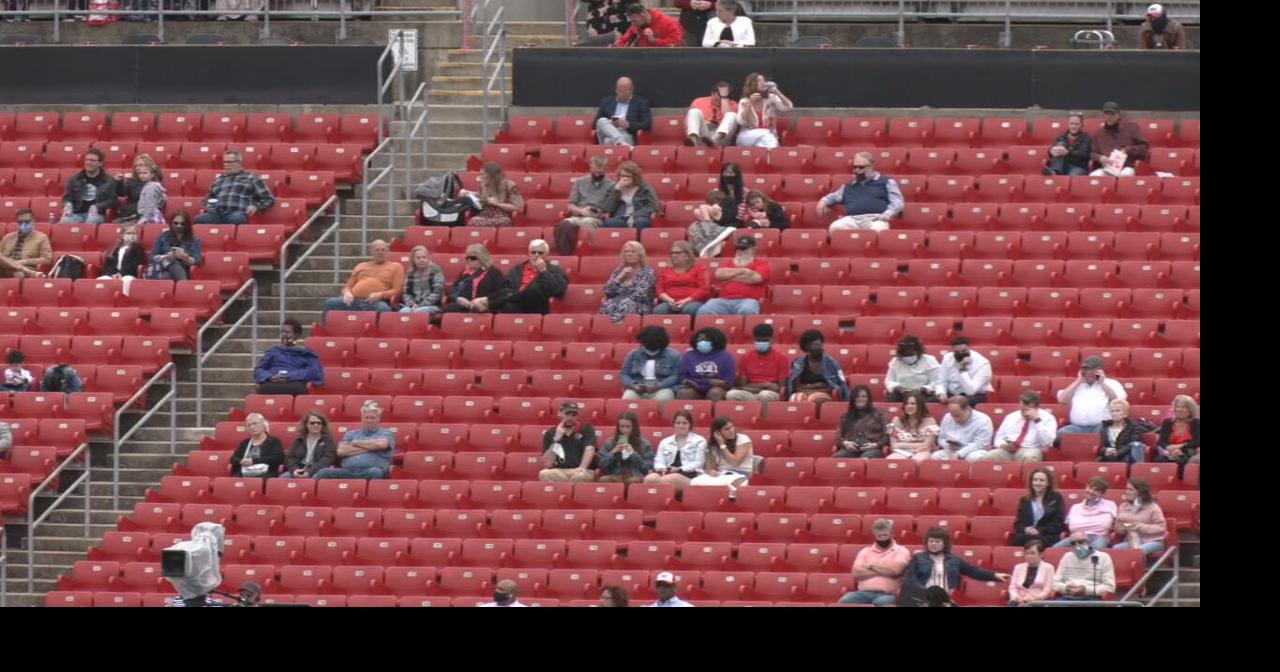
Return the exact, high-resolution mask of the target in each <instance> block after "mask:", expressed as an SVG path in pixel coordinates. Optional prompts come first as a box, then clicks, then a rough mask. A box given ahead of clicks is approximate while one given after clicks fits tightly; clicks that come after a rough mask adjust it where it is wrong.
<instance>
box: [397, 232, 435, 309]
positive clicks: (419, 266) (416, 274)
mask: <svg viewBox="0 0 1280 672" xmlns="http://www.w3.org/2000/svg"><path fill="white" fill-rule="evenodd" d="M410 255H411V258H412V264H413V267H412V268H411V269H410V271H409V272H408V273H407V274H405V279H404V296H402V297H400V312H402V313H428V314H431V315H435V314H436V313H439V312H440V311H441V310H442V308H441V305H440V302H441V300H442V299H444V289H445V282H444V271H443V270H441V269H440V267H439V266H437V265H435V264H433V263H431V252H430V251H429V250H427V246H426V245H418V246H417V247H415V248H413V251H412V252H410Z"/></svg>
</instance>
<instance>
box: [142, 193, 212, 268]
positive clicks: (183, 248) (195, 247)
mask: <svg viewBox="0 0 1280 672" xmlns="http://www.w3.org/2000/svg"><path fill="white" fill-rule="evenodd" d="M203 264H204V246H203V245H202V244H201V242H200V239H199V238H196V236H195V233H194V232H193V229H192V228H191V215H188V214H187V213H186V211H185V210H184V211H179V212H178V213H177V214H175V215H174V216H173V219H170V220H169V230H168V231H165V232H164V233H162V234H160V236H159V237H158V238H156V244H155V247H153V248H152V249H151V265H149V266H147V278H148V279H150V280H179V281H181V280H190V279H191V269H192V268H195V267H197V266H200V265H203Z"/></svg>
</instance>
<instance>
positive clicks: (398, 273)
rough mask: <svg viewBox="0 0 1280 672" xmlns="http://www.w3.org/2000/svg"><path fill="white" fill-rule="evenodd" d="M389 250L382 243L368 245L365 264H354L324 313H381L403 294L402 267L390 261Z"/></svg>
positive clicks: (327, 301)
mask: <svg viewBox="0 0 1280 672" xmlns="http://www.w3.org/2000/svg"><path fill="white" fill-rule="evenodd" d="M390 252H391V246H390V245H388V244H387V241H385V240H381V239H379V240H375V241H373V242H372V243H369V261H365V262H361V263H359V264H356V267H355V268H354V269H352V271H351V277H350V278H347V284H346V286H344V287H343V288H342V296H340V297H337V298H333V299H326V300H325V302H324V308H323V310H324V312H325V313H328V312H329V311H331V310H371V311H374V312H377V313H385V312H388V311H390V310H392V308H391V302H392V301H395V300H396V299H398V298H400V296H401V295H403V294H404V276H405V272H404V266H401V265H400V262H398V261H391V260H390V259H388V255H389V254H390Z"/></svg>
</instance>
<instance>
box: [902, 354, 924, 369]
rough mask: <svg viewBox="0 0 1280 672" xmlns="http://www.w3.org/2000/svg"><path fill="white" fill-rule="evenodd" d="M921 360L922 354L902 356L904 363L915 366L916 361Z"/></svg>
mask: <svg viewBox="0 0 1280 672" xmlns="http://www.w3.org/2000/svg"><path fill="white" fill-rule="evenodd" d="M919 361H920V355H911V356H910V357H903V358H902V363H903V364H906V365H907V366H915V365H916V362H919Z"/></svg>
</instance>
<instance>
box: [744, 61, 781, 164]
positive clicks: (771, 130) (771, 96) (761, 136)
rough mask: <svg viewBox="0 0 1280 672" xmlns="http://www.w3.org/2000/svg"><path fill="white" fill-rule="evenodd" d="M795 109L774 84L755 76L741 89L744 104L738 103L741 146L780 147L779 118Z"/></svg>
mask: <svg viewBox="0 0 1280 672" xmlns="http://www.w3.org/2000/svg"><path fill="white" fill-rule="evenodd" d="M792 107H794V105H792V103H791V99H790V98H787V97H786V96H785V95H783V93H782V91H780V90H779V89H778V85H777V84H776V83H774V82H768V81H765V77H764V75H762V74H760V73H758V72H753V73H751V74H749V75H747V81H746V83H744V84H743V85H742V100H739V101H738V146H739V147H764V148H765V149H773V148H774V147H777V146H778V144H779V143H778V117H779V116H780V115H782V114H784V113H786V112H790V111H791V108H792Z"/></svg>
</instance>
